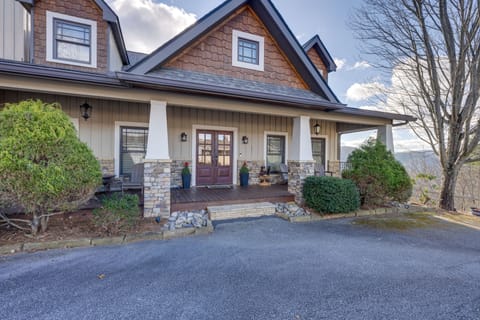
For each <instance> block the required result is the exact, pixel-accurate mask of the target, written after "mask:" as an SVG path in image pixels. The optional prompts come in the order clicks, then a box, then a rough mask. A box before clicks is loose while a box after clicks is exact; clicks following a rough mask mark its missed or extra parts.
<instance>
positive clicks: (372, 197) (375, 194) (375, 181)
mask: <svg viewBox="0 0 480 320" xmlns="http://www.w3.org/2000/svg"><path fill="white" fill-rule="evenodd" d="M348 162H349V163H351V168H350V169H348V170H345V171H343V173H342V176H343V177H344V178H346V179H351V180H353V181H354V182H355V184H356V185H357V187H358V189H359V191H360V199H361V204H362V206H366V207H376V206H381V205H384V204H385V203H387V202H388V201H399V202H406V201H408V199H409V198H410V197H411V195H412V181H411V179H410V177H409V175H408V173H407V171H406V170H405V168H404V167H403V165H402V164H401V163H400V162H398V161H397V160H396V159H395V157H394V156H393V154H392V153H391V152H390V151H388V150H387V148H386V147H385V145H384V144H383V143H381V142H379V141H375V140H369V141H367V142H366V143H365V144H363V145H362V146H361V147H360V148H359V149H357V150H354V151H353V152H352V153H351V154H350V156H349V157H348Z"/></svg>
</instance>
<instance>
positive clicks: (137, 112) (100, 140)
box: [0, 90, 150, 160]
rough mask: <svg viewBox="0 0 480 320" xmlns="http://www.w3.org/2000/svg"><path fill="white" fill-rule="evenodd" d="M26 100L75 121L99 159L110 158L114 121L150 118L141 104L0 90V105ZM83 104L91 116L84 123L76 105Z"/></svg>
mask: <svg viewBox="0 0 480 320" xmlns="http://www.w3.org/2000/svg"><path fill="white" fill-rule="evenodd" d="M26 99H40V100H42V101H44V102H47V103H53V102H58V103H59V104H60V105H61V106H62V110H64V111H65V113H67V114H68V116H70V117H71V118H74V119H78V124H79V132H80V140H82V141H83V142H85V143H86V144H87V145H88V146H89V147H90V148H91V149H92V151H93V153H94V154H95V156H96V157H97V158H99V159H102V160H113V158H114V147H115V146H114V141H115V122H116V121H122V122H144V123H148V120H149V115H150V105H148V104H145V103H135V102H124V101H112V100H100V99H91V98H88V99H85V98H81V97H69V96H62V95H50V94H43V93H31V92H18V91H3V90H0V104H3V103H4V102H7V103H13V102H18V101H22V100H26ZM84 102H87V103H88V104H90V105H91V106H92V108H93V110H92V117H91V118H90V119H88V121H85V120H84V119H83V118H81V117H80V105H81V104H83V103H84Z"/></svg>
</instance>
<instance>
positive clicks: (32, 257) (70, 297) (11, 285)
mask: <svg viewBox="0 0 480 320" xmlns="http://www.w3.org/2000/svg"><path fill="white" fill-rule="evenodd" d="M99 275H102V276H100V277H99ZM103 275H104V277H103ZM102 277H103V279H101V278H102ZM0 296H1V297H2V302H1V313H0V317H1V318H2V319H293V320H297V319H369V320H370V319H409V320H412V319H436V320H438V319H480V232H479V231H476V230H473V229H467V228H464V227H460V226H457V225H450V224H448V223H443V222H442V223H440V224H439V225H436V226H435V227H432V228H422V229H415V230H409V231H402V232H400V231H389V230H379V229H372V228H369V227H367V226H360V225H352V223H351V221H350V220H348V219H345V220H337V221H326V222H317V223H311V224H290V223H288V222H285V221H283V220H280V219H277V218H264V219H260V220H256V221H241V222H234V223H221V224H219V225H217V228H216V231H215V233H214V234H213V235H210V236H201V237H194V238H184V239H177V240H171V241H157V242H153V241H152V242H142V243H135V244H129V245H124V246H113V247H97V248H85V249H73V250H72V249H70V250H55V251H48V252H38V253H34V254H21V255H16V256H10V257H3V258H0Z"/></svg>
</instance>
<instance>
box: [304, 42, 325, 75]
mask: <svg viewBox="0 0 480 320" xmlns="http://www.w3.org/2000/svg"><path fill="white" fill-rule="evenodd" d="M307 54H308V57H309V58H310V60H312V62H313V64H314V65H315V67H317V69H318V71H320V74H321V75H322V76H323V78H324V79H325V80H326V81H328V71H327V67H326V66H325V64H324V63H323V61H322V58H321V57H320V55H319V54H318V53H317V50H315V49H314V48H313V47H312V48H311V49H310V50H308V52H307Z"/></svg>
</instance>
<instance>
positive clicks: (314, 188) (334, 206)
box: [303, 177, 360, 214]
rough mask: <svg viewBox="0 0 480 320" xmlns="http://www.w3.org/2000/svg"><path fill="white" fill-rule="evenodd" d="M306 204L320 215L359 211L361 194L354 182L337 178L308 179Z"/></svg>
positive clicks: (305, 185)
mask: <svg viewBox="0 0 480 320" xmlns="http://www.w3.org/2000/svg"><path fill="white" fill-rule="evenodd" d="M303 197H304V199H305V204H306V205H307V206H308V207H309V208H312V209H314V210H316V211H318V212H320V213H324V214H329V213H347V212H352V211H355V210H358V208H359V207H360V194H359V192H358V189H357V187H356V186H355V184H354V183H353V181H351V180H348V179H340V178H336V177H308V178H306V179H305V183H304V185H303Z"/></svg>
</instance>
